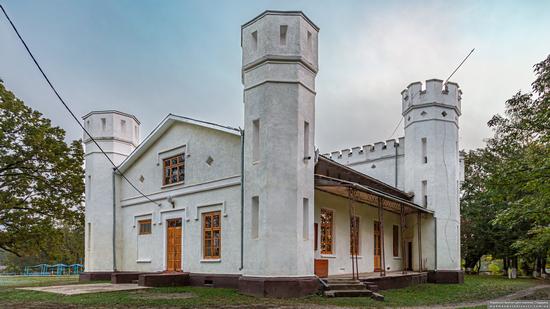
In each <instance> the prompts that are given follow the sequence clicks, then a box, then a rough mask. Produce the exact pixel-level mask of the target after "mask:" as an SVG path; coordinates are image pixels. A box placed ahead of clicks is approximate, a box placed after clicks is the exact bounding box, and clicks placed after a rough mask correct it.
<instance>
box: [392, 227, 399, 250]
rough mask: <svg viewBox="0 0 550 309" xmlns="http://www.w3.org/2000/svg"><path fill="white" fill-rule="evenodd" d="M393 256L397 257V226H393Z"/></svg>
mask: <svg viewBox="0 0 550 309" xmlns="http://www.w3.org/2000/svg"><path fill="white" fill-rule="evenodd" d="M393 256H399V226H397V225H394V226H393Z"/></svg>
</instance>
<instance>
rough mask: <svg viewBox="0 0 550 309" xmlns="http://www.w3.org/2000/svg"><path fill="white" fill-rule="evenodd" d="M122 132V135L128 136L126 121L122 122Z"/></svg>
mask: <svg viewBox="0 0 550 309" xmlns="http://www.w3.org/2000/svg"><path fill="white" fill-rule="evenodd" d="M120 132H122V134H126V120H121V121H120Z"/></svg>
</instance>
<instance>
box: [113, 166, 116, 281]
mask: <svg viewBox="0 0 550 309" xmlns="http://www.w3.org/2000/svg"><path fill="white" fill-rule="evenodd" d="M115 175H116V168H113V271H114V272H116V243H115V241H116V193H115Z"/></svg>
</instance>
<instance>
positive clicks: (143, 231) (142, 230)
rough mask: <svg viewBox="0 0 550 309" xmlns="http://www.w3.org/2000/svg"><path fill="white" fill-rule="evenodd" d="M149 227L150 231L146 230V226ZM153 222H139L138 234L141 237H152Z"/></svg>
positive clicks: (148, 220)
mask: <svg viewBox="0 0 550 309" xmlns="http://www.w3.org/2000/svg"><path fill="white" fill-rule="evenodd" d="M147 225H149V228H148V229H145V228H144V226H147ZM152 227H153V222H152V220H151V219H144V220H138V234H139V235H150V234H151V233H152Z"/></svg>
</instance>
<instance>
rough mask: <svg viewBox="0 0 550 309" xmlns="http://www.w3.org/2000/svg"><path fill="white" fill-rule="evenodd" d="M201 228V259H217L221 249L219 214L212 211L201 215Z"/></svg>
mask: <svg viewBox="0 0 550 309" xmlns="http://www.w3.org/2000/svg"><path fill="white" fill-rule="evenodd" d="M202 227H203V229H202V237H203V258H204V259H219V258H220V257H221V247H222V245H221V242H222V224H221V212H220V211H213V212H208V213H204V214H202Z"/></svg>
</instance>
